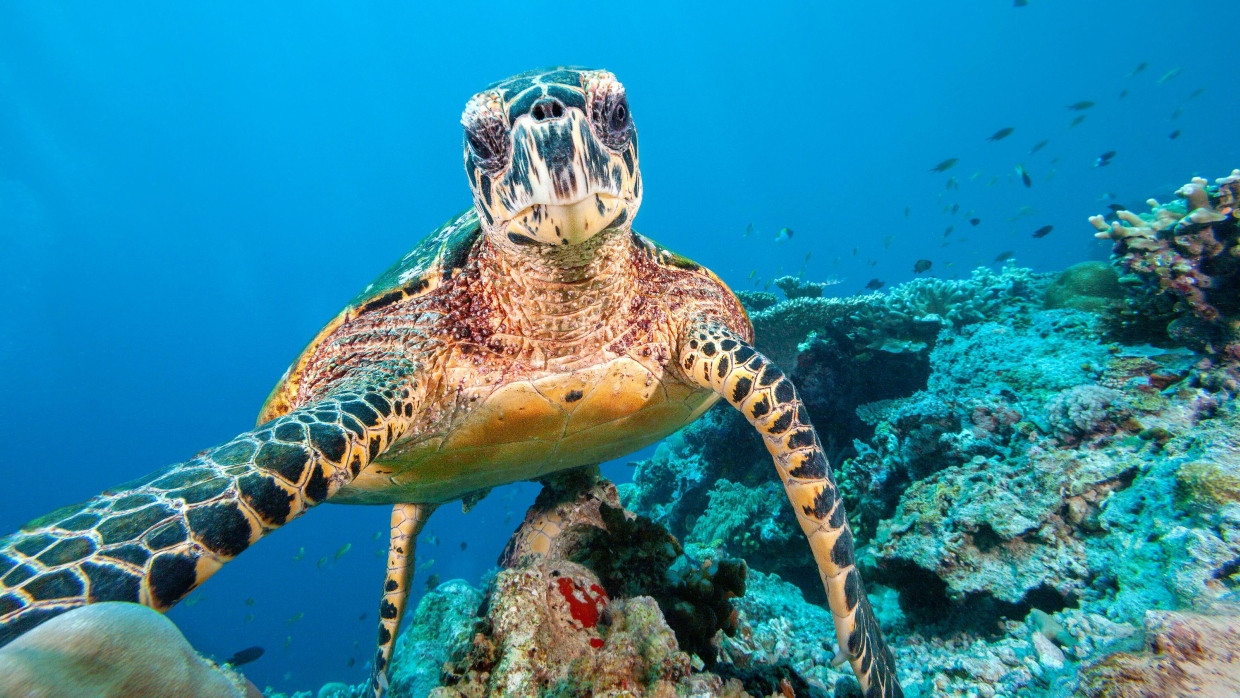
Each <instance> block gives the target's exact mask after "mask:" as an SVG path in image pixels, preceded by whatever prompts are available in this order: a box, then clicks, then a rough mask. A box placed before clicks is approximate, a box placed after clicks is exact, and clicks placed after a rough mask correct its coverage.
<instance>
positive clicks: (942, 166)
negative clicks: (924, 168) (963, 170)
mask: <svg viewBox="0 0 1240 698" xmlns="http://www.w3.org/2000/svg"><path fill="white" fill-rule="evenodd" d="M958 162H960V158H947V159H946V160H944V161H943V162H940V163H939V164H937V165H935V166H934V167H931V168H930V171H931V172H946V171H948V170H950V169H951V168H952V167H955V165H956V163H958Z"/></svg>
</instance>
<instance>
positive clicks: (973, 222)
mask: <svg viewBox="0 0 1240 698" xmlns="http://www.w3.org/2000/svg"><path fill="white" fill-rule="evenodd" d="M981 224H982V219H981V218H970V219H969V225H973V226H978V225H981Z"/></svg>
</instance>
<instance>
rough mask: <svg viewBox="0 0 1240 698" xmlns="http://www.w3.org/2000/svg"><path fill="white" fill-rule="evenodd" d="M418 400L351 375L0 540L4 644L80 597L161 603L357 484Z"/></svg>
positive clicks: (393, 383)
mask: <svg viewBox="0 0 1240 698" xmlns="http://www.w3.org/2000/svg"><path fill="white" fill-rule="evenodd" d="M380 378H381V379H380ZM412 399H413V398H412V397H411V387H410V386H409V385H408V381H405V380H403V379H397V378H396V377H394V376H392V375H391V374H384V375H383V376H381V377H376V376H375V375H373V374H372V375H367V376H365V377H359V378H356V379H353V380H345V381H343V382H341V383H339V384H338V386H337V387H336V388H335V389H333V390H332V391H331V392H330V393H328V394H327V395H326V396H325V397H323V398H322V399H319V400H317V401H315V402H313V403H310V404H307V405H305V406H303V407H301V408H299V409H296V410H294V411H292V412H290V413H288V414H286V415H284V416H281V417H278V418H276V419H273V420H271V421H269V422H266V423H265V424H262V425H259V426H258V427H256V428H255V429H254V430H252V431H248V432H246V433H244V434H241V435H240V436H238V437H236V438H235V439H233V440H231V441H229V442H227V443H225V444H222V445H220V446H216V447H215V448H211V449H208V450H206V451H203V452H201V453H199V454H198V455H197V456H195V457H194V458H192V459H190V460H188V461H185V462H184V463H177V464H175V465H172V466H169V467H167V468H164V469H163V470H160V471H158V472H155V473H152V474H151V475H148V476H146V477H143V478H140V479H138V480H134V481H132V482H129V483H126V484H124V485H122V486H120V487H118V488H116V489H112V490H108V491H106V492H104V493H103V494H101V495H99V496H97V497H95V498H94V499H91V500H90V501H87V502H84V503H82V504H76V505H73V506H68V507H64V508H61V509H58V510H56V511H54V512H52V513H50V514H47V515H46V516H43V517H40V518H38V519H36V520H34V521H32V522H30V523H28V524H27V525H26V526H24V527H23V528H22V529H21V530H20V531H19V532H17V533H14V534H12V535H8V536H4V537H3V538H0V646H4V645H5V644H7V643H8V642H9V641H11V640H13V639H14V638H16V637H17V636H19V635H21V634H22V633H24V632H26V631H27V630H30V629H31V628H33V627H35V626H37V625H39V624H40V623H42V622H44V621H46V620H48V619H49V618H52V617H54V616H56V615H58V614H60V613H63V612H65V611H68V610H70V609H72V608H75V607H77V606H81V605H83V604H88V603H95V602H100V601H130V602H135V603H141V604H144V605H146V606H150V607H152V608H154V609H156V610H158V611H166V610H167V609H168V608H170V607H171V606H172V605H173V604H175V603H176V602H177V601H179V600H180V599H182V598H184V597H185V595H186V594H188V593H189V592H190V591H192V590H193V589H194V588H195V587H197V586H198V585H199V584H201V583H202V582H203V581H204V580H206V579H207V577H210V576H211V575H212V574H214V573H215V572H216V570H218V569H219V568H220V567H221V566H223V564H224V563H225V562H228V561H229V560H232V559H233V558H234V557H236V556H237V555H239V554H240V553H241V552H242V551H244V550H245V549H246V548H248V547H249V546H250V545H252V544H253V543H254V542H255V541H257V540H258V539H259V538H261V537H263V536H264V535H266V534H267V533H269V532H271V531H273V530H275V529H276V528H279V527H280V526H283V525H284V524H285V523H287V522H288V521H290V520H292V519H294V518H296V517H297V516H300V515H301V514H302V513H303V512H304V511H305V510H306V509H308V508H310V507H312V506H314V505H316V504H318V503H320V502H322V501H324V500H326V499H328V498H329V497H331V496H332V494H333V493H335V492H336V491H337V490H338V489H339V488H340V487H341V486H343V485H345V484H346V483H348V482H350V481H352V480H353V478H355V477H356V476H357V474H358V473H359V472H360V471H361V470H362V469H363V468H365V467H366V466H367V465H368V464H369V463H370V462H371V461H373V460H374V459H375V458H377V457H378V456H379V455H380V454H381V453H383V452H384V451H385V450H386V449H387V448H388V447H389V446H390V445H391V444H392V442H393V441H394V440H396V439H398V438H400V436H401V435H403V434H404V433H406V432H407V431H408V430H409V427H410V424H411V417H410V416H411V415H414V414H416V411H415V409H413V408H414V405H412V404H410V403H411V401H412Z"/></svg>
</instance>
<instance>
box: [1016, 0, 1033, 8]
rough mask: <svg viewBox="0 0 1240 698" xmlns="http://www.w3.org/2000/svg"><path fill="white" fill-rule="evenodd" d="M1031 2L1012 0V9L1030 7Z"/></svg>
mask: <svg viewBox="0 0 1240 698" xmlns="http://www.w3.org/2000/svg"><path fill="white" fill-rule="evenodd" d="M1028 6H1029V0H1012V7H1028Z"/></svg>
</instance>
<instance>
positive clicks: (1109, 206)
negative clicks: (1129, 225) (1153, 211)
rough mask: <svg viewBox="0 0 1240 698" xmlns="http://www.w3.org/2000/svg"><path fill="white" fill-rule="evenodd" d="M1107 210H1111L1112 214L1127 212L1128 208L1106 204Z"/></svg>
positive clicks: (1121, 205)
mask: <svg viewBox="0 0 1240 698" xmlns="http://www.w3.org/2000/svg"><path fill="white" fill-rule="evenodd" d="M1107 208H1109V209H1111V212H1112V213H1119V212H1120V211H1126V210H1128V207H1127V206H1125V205H1123V204H1107Z"/></svg>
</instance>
